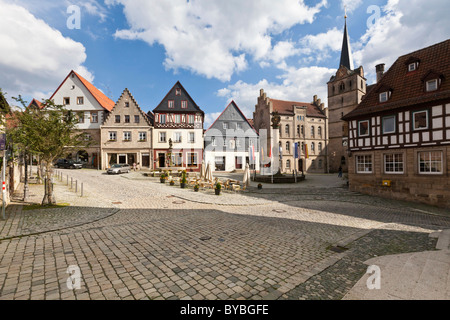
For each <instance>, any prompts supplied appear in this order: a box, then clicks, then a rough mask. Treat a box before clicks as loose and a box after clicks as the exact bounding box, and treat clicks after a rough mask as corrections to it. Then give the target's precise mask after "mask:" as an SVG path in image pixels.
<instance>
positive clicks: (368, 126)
mask: <svg viewBox="0 0 450 320" xmlns="http://www.w3.org/2000/svg"><path fill="white" fill-rule="evenodd" d="M363 122H367V133H366V134H361V123H363ZM369 135H370V121H369V120H361V121H358V136H359V137H367V136H369Z"/></svg>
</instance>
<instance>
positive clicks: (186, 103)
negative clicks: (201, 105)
mask: <svg viewBox="0 0 450 320" xmlns="http://www.w3.org/2000/svg"><path fill="white" fill-rule="evenodd" d="M187 107H188V102H187V100H182V101H181V109H187Z"/></svg>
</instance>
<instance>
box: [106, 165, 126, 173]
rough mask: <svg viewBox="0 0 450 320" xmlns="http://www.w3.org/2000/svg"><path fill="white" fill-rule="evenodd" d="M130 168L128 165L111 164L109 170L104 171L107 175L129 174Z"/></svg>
mask: <svg viewBox="0 0 450 320" xmlns="http://www.w3.org/2000/svg"><path fill="white" fill-rule="evenodd" d="M130 169H131V168H130V166H129V165H128V164H113V165H112V166H111V168H108V170H106V173H108V174H119V173H128V172H130Z"/></svg>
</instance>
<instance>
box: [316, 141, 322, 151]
mask: <svg viewBox="0 0 450 320" xmlns="http://www.w3.org/2000/svg"><path fill="white" fill-rule="evenodd" d="M317 151H319V152H322V142H319V144H318V145H317Z"/></svg>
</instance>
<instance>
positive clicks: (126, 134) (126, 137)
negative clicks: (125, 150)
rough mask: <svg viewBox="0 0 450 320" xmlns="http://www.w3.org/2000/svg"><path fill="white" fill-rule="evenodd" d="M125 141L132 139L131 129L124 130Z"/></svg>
mask: <svg viewBox="0 0 450 320" xmlns="http://www.w3.org/2000/svg"><path fill="white" fill-rule="evenodd" d="M123 141H131V131H124V132H123Z"/></svg>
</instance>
